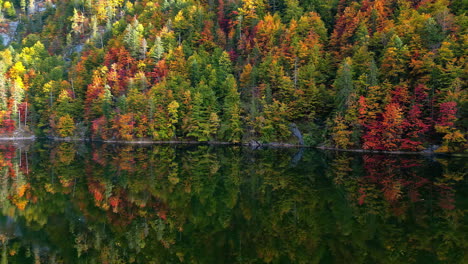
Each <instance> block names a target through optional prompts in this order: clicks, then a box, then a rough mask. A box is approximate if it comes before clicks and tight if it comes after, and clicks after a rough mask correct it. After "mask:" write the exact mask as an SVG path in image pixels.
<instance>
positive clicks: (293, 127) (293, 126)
mask: <svg viewBox="0 0 468 264" xmlns="http://www.w3.org/2000/svg"><path fill="white" fill-rule="evenodd" d="M289 129H290V130H291V132H292V134H293V135H294V136H295V137H296V138H297V140H298V141H299V145H304V138H303V137H302V133H301V131H300V130H299V128H298V127H297V125H296V124H294V123H291V124H289Z"/></svg>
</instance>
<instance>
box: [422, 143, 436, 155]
mask: <svg viewBox="0 0 468 264" xmlns="http://www.w3.org/2000/svg"><path fill="white" fill-rule="evenodd" d="M438 148H440V146H439V145H430V146H429V147H428V148H427V149H425V150H423V151H421V152H422V153H434V152H435V151H436V150H437V149H438Z"/></svg>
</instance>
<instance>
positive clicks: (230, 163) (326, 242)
mask: <svg viewBox="0 0 468 264" xmlns="http://www.w3.org/2000/svg"><path fill="white" fill-rule="evenodd" d="M466 169H467V168H466V159H463V158H456V157H449V158H439V157H436V158H430V157H429V158H428V157H424V156H413V155H411V156H401V155H399V156H391V155H378V154H357V153H335V152H323V151H318V150H311V149H294V148H291V149H285V148H281V149H261V150H251V149H248V148H244V147H240V146H229V147H227V146H216V147H215V146H203V145H198V146H197V145H191V146H183V145H157V146H134V145H132V146H128V145H106V144H90V145H86V144H82V143H70V142H63V143H54V142H37V143H35V145H33V146H29V147H24V146H22V147H21V149H20V148H18V147H15V146H14V145H2V146H0V205H1V215H0V243H1V247H0V249H1V251H2V253H1V258H2V263H178V262H188V263H467V260H468V256H467V253H466V252H468V236H467V235H466V234H468V218H467V216H466V215H468V214H467V209H468V203H467V201H468V199H467V180H466V172H467V170H466Z"/></svg>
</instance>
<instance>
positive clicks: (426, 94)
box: [0, 0, 468, 152]
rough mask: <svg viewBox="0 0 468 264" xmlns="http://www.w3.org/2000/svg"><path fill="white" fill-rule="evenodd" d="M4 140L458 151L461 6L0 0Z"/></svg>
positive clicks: (431, 2) (463, 96)
mask: <svg viewBox="0 0 468 264" xmlns="http://www.w3.org/2000/svg"><path fill="white" fill-rule="evenodd" d="M0 9H1V11H0V33H1V35H0V36H1V38H2V39H1V41H0V130H1V131H0V132H1V133H2V134H3V135H11V134H13V133H14V132H16V131H18V130H19V129H21V130H22V131H32V132H33V133H35V134H36V135H38V136H50V137H64V138H91V139H93V140H125V141H128V140H140V139H146V140H156V141H169V140H179V141H188V140H190V141H194V140H195V141H226V142H232V143H242V142H249V141H250V140H257V141H260V142H263V143H267V142H284V143H302V137H303V142H304V144H305V145H310V146H317V145H321V146H328V147H334V148H341V149H367V150H386V151H393V150H403V151H420V150H423V149H426V148H429V147H432V146H437V147H438V149H437V151H439V152H463V151H465V150H466V147H467V140H466V131H467V128H468V120H467V112H468V104H467V102H468V97H467V91H466V86H467V85H466V84H467V82H466V81H467V75H468V66H467V63H466V60H467V54H468V34H467V30H468V17H467V16H466V11H467V10H468V8H467V6H466V2H465V1H463V0H458V1H448V0H421V1H418V0H412V1H410V0H389V1H384V0H362V1H350V0H331V1H318V0H304V1H299V0H243V1H241V0H204V1H201V0H153V1H151V0H143V1H124V0H65V1H54V0H48V1H34V0H16V1H11V0H10V1H5V0H0Z"/></svg>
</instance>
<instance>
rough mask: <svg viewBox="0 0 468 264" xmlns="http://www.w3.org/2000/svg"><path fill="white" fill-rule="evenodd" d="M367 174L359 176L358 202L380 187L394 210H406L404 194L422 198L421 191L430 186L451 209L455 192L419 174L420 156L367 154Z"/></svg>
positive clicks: (367, 197)
mask: <svg viewBox="0 0 468 264" xmlns="http://www.w3.org/2000/svg"><path fill="white" fill-rule="evenodd" d="M363 160H364V168H365V171H366V175H365V176H364V177H362V178H361V179H360V180H359V186H360V187H359V189H358V198H357V202H358V204H359V205H363V204H365V203H366V202H369V201H370V200H369V199H370V198H369V193H368V190H373V189H374V190H375V189H377V190H379V191H380V192H381V193H382V197H383V198H384V199H385V201H387V202H389V203H390V205H391V206H392V208H393V211H394V212H395V214H397V215H400V214H404V212H405V211H406V209H407V202H405V201H404V200H405V198H406V197H407V198H409V201H410V202H412V203H415V202H421V201H422V199H421V196H422V193H424V192H426V191H428V192H429V190H431V191H432V192H434V191H435V193H436V194H437V195H438V196H440V201H439V206H440V207H441V208H443V209H447V210H452V209H455V206H454V202H455V200H454V198H453V196H454V193H453V189H452V187H451V186H449V185H448V184H445V183H443V184H435V183H433V182H432V181H431V180H430V179H428V178H425V177H422V176H419V175H420V173H418V172H417V169H420V168H421V167H422V166H423V164H422V160H421V159H420V157H416V156H415V157H408V156H398V157H397V156H388V155H364V157H363Z"/></svg>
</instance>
